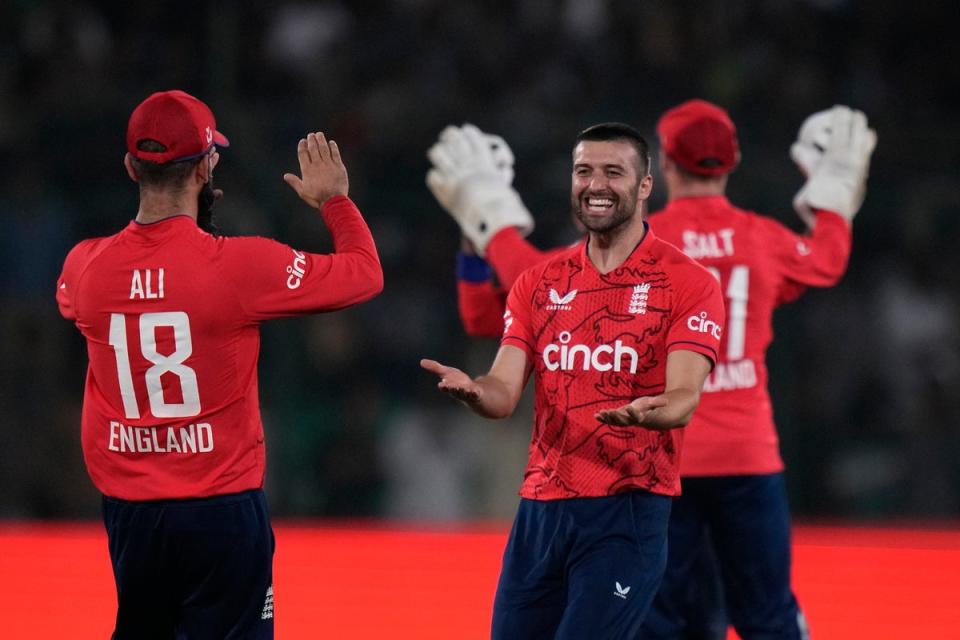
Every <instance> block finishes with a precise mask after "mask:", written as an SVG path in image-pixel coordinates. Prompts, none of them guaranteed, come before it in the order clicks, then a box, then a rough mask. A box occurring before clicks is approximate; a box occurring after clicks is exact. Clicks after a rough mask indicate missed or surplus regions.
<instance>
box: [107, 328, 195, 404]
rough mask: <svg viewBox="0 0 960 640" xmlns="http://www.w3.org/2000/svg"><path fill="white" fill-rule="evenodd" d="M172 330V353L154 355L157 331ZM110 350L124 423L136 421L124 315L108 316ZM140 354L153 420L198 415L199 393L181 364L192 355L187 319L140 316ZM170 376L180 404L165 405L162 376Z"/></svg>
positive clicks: (192, 372) (190, 375)
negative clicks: (176, 380)
mask: <svg viewBox="0 0 960 640" xmlns="http://www.w3.org/2000/svg"><path fill="white" fill-rule="evenodd" d="M158 327H171V328H172V329H173V340H174V351H173V353H171V354H169V355H164V354H162V353H160V352H159V351H157V328H158ZM109 340H110V346H111V347H113V351H114V354H115V355H116V357H117V378H118V380H119V382H120V397H121V398H122V399H123V411H124V413H125V414H126V417H127V419H129V420H133V419H137V418H139V417H140V407H139V405H138V404H137V396H136V393H135V392H134V389H133V375H132V373H131V370H130V354H129V351H128V348H127V323H126V318H125V316H124V314H122V313H112V314H110V339H109ZM140 351H141V353H142V354H143V357H144V359H145V360H147V362H150V363H151V364H152V366H151V367H150V368H149V369H147V370H146V372H145V373H144V382H145V383H146V386H147V397H148V398H149V401H150V413H152V414H153V415H154V417H157V418H188V417H191V416H195V415H198V414H199V413H200V390H199V388H198V387H197V374H196V372H195V371H194V370H193V369H191V368H190V367H188V366H187V365H185V364H184V362H185V361H186V359H187V358H189V357H190V354H191V353H193V341H192V339H191V337H190V318H189V317H188V316H187V314H186V313H184V312H183V311H164V312H161V313H143V314H141V315H140ZM165 373H171V374H173V375H175V376H177V378H179V380H180V389H181V394H182V399H183V401H182V402H167V401H166V400H164V398H163V382H162V380H161V378H162V376H163V374H165Z"/></svg>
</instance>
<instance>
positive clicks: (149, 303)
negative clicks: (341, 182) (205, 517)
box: [57, 196, 383, 500]
mask: <svg viewBox="0 0 960 640" xmlns="http://www.w3.org/2000/svg"><path fill="white" fill-rule="evenodd" d="M321 214H322V215H323V218H324V220H325V221H326V223H327V225H328V226H329V227H330V230H331V232H332V234H333V239H334V245H335V248H336V253H334V254H330V255H320V254H312V253H306V252H301V251H297V250H295V249H292V248H291V247H288V246H287V245H284V244H281V243H279V242H275V241H273V240H268V239H266V238H256V237H238V238H223V237H214V236H212V235H210V234H208V233H206V232H204V231H202V230H201V229H199V228H198V227H197V224H196V222H195V221H194V220H193V219H192V218H191V217H189V216H175V217H171V218H167V219H165V220H162V221H159V222H155V223H152V224H139V223H137V222H131V223H130V224H129V225H128V226H127V227H126V228H125V229H124V230H123V231H121V232H120V233H117V234H116V235H113V236H110V237H107V238H95V239H91V240H86V241H84V242H81V243H80V244H78V245H77V246H76V247H74V249H73V250H72V251H71V252H70V254H69V255H68V256H67V259H66V262H65V264H64V267H63V273H62V275H61V276H60V279H59V281H58V283H57V302H58V304H59V306H60V312H61V314H62V315H63V316H64V317H65V318H67V319H68V320H73V321H74V322H75V323H76V325H77V327H78V328H79V329H80V331H81V333H83V335H84V337H85V338H86V340H87V352H88V355H89V358H90V363H89V367H88V369H87V379H86V387H85V392H84V402H83V416H82V444H83V453H84V458H85V460H86V464H87V469H88V471H89V473H90V476H91V478H92V479H93V482H94V484H95V485H96V487H97V488H98V489H99V490H100V491H101V492H103V493H104V494H106V495H109V496H113V497H117V498H121V499H126V500H157V499H169V498H198V497H207V496H213V495H220V494H225V493H234V492H237V491H244V490H247V489H255V488H259V487H261V486H262V485H263V478H264V468H265V455H264V444H263V441H264V436H263V426H262V423H261V419H260V408H259V401H258V397H257V355H258V350H259V346H260V331H259V324H260V322H261V321H263V320H267V319H270V318H279V317H283V316H292V315H299V314H306V313H314V312H319V311H330V310H333V309H339V308H342V307H346V306H348V305H351V304H355V303H358V302H362V301H364V300H367V299H369V298H372V297H373V296H374V295H376V294H377V293H378V292H379V291H380V290H381V288H382V286H383V275H382V272H381V269H380V262H379V259H378V257H377V252H376V247H375V246H374V243H373V238H372V236H371V235H370V230H369V229H368V228H367V225H366V223H365V222H364V221H363V218H362V217H361V215H360V212H359V211H358V210H357V208H356V207H355V206H354V204H353V203H352V202H351V201H350V200H349V199H348V198H346V197H344V196H337V197H334V198H331V199H330V200H328V201H327V202H326V203H325V204H324V207H323V209H322V210H321Z"/></svg>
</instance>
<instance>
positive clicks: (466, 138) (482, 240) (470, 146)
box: [427, 105, 877, 256]
mask: <svg viewBox="0 0 960 640" xmlns="http://www.w3.org/2000/svg"><path fill="white" fill-rule="evenodd" d="M876 145H877V134H876V132H875V131H874V130H873V129H871V128H869V127H868V126H867V117H866V116H865V115H864V114H863V112H861V111H855V110H853V109H850V108H849V107H845V106H842V105H837V106H835V107H833V108H832V109H827V110H826V111H819V112H817V113H815V114H813V115H811V116H810V117H808V118H807V119H806V120H805V121H804V123H803V125H802V126H801V127H800V132H799V134H798V136H797V141H796V142H794V143H793V145H792V146H791V147H790V157H791V158H793V161H794V162H795V163H796V164H797V166H798V167H799V168H800V170H801V171H802V172H803V174H804V175H805V176H807V182H806V183H805V184H804V185H803V187H802V188H801V189H800V191H798V192H797V194H796V196H794V198H793V208H794V209H795V210H796V211H797V214H798V215H799V216H800V217H801V218H802V219H803V221H804V222H806V224H807V226H808V227H810V228H811V229H812V228H813V226H814V224H815V222H816V217H815V216H814V214H813V210H814V209H825V210H827V211H833V212H836V213H838V214H840V215H841V216H843V217H844V218H845V219H846V220H847V221H848V222H853V218H854V217H855V216H856V215H857V212H859V211H860V206H861V205H862V204H863V199H864V197H865V196H866V193H867V174H868V173H869V170H870V156H871V154H872V153H873V150H874V148H875V147H876ZM427 156H428V157H429V158H430V161H431V163H432V164H433V168H432V169H430V171H429V172H428V173H427V186H428V187H430V191H431V192H433V195H434V197H436V199H437V201H438V202H439V203H440V205H441V206H443V208H444V209H446V210H447V211H448V212H449V213H450V215H451V216H453V218H454V220H456V221H457V224H459V225H460V230H461V231H462V233H463V235H464V236H465V237H466V238H467V239H468V240H470V242H471V243H472V244H473V246H474V248H476V250H477V253H479V254H480V255H481V256H484V255H486V249H487V244H488V243H489V242H490V239H491V238H493V236H495V235H496V234H497V232H498V231H500V230H502V229H505V228H507V227H511V226H513V227H517V228H518V229H519V230H520V231H521V232H522V233H523V234H524V235H526V234H529V233H530V232H531V231H533V216H531V215H530V212H529V211H527V208H526V207H525V206H524V205H523V201H521V200H520V195H519V194H518V193H517V192H516V190H514V188H513V186H512V183H513V161H514V160H513V153H512V152H511V151H510V147H509V146H507V143H506V142H505V141H504V139H503V138H501V137H500V136H495V135H490V134H486V133H483V132H482V131H480V129H478V128H477V127H475V126H473V125H471V124H465V125H463V126H462V127H455V126H449V127H447V128H446V129H444V130H443V131H442V132H441V134H440V139H439V140H438V141H437V143H436V144H434V145H433V146H432V147H430V150H429V151H428V152H427Z"/></svg>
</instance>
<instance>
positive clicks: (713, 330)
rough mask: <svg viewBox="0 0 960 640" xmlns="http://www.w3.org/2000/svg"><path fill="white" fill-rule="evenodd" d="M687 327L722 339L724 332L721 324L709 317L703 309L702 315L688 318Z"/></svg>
mask: <svg viewBox="0 0 960 640" xmlns="http://www.w3.org/2000/svg"><path fill="white" fill-rule="evenodd" d="M687 329H690V330H691V331H696V332H697V333H709V334H710V335H712V336H713V337H714V338H716V339H717V340H719V339H720V334H721V333H722V332H723V329H721V327H720V325H719V324H717V323H716V322H714V321H713V320H708V319H707V312H706V311H701V312H700V315H696V316H690V317H689V318H687Z"/></svg>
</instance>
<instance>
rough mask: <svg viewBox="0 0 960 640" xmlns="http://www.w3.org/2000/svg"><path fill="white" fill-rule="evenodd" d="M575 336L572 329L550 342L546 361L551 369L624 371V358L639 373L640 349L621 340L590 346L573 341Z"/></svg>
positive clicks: (545, 357) (633, 371) (546, 348)
mask: <svg viewBox="0 0 960 640" xmlns="http://www.w3.org/2000/svg"><path fill="white" fill-rule="evenodd" d="M572 339H573V336H571V335H570V332H569V331H563V332H561V333H560V335H558V336H557V341H558V342H559V344H557V343H550V344H548V345H547V346H546V347H544V349H543V364H544V365H546V367H547V369H549V370H550V371H556V370H557V369H560V370H561V371H573V370H576V369H581V370H583V371H590V370H594V371H623V370H624V366H623V361H624V358H626V359H627V362H628V363H629V366H628V367H627V368H626V370H627V371H629V372H630V373H636V372H637V364H638V362H639V359H640V356H639V355H638V354H637V352H636V350H635V349H633V348H631V347H628V346H626V345H624V344H623V342H622V341H620V340H617V341H616V342H614V343H613V345H612V346H611V345H609V344H601V345H597V346H596V347H592V348H591V347H590V346H589V345H585V344H570V340H572Z"/></svg>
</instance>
